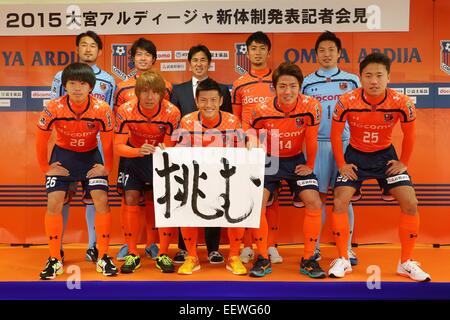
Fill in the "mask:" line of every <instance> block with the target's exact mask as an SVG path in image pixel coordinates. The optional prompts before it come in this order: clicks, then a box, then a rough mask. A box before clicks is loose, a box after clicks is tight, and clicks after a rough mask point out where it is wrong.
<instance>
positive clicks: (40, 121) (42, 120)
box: [39, 118, 45, 126]
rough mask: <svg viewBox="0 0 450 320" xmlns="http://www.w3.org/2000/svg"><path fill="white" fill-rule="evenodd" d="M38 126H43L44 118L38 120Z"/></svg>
mask: <svg viewBox="0 0 450 320" xmlns="http://www.w3.org/2000/svg"><path fill="white" fill-rule="evenodd" d="M39 124H40V125H41V126H45V118H40V119H39Z"/></svg>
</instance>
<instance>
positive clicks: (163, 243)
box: [158, 228, 176, 255]
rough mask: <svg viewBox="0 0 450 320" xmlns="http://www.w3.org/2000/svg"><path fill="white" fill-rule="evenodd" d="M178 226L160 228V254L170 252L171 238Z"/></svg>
mask: <svg viewBox="0 0 450 320" xmlns="http://www.w3.org/2000/svg"><path fill="white" fill-rule="evenodd" d="M175 231H176V228H158V233H159V242H160V243H159V254H160V255H161V254H168V251H169V245H170V240H172V236H173V234H174V233H175Z"/></svg>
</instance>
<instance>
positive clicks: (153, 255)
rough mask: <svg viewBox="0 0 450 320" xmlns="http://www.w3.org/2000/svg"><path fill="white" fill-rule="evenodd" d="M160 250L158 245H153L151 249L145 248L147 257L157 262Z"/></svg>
mask: <svg viewBox="0 0 450 320" xmlns="http://www.w3.org/2000/svg"><path fill="white" fill-rule="evenodd" d="M158 253H159V248H158V246H157V245H156V243H152V244H151V245H150V246H149V247H147V248H145V255H146V256H147V257H149V258H152V259H153V260H156V257H158Z"/></svg>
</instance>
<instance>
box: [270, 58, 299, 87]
mask: <svg viewBox="0 0 450 320" xmlns="http://www.w3.org/2000/svg"><path fill="white" fill-rule="evenodd" d="M281 76H293V77H295V78H296V79H297V80H298V85H299V86H300V87H301V86H302V84H303V74H302V70H300V67H299V66H298V65H296V64H295V63H291V62H283V63H282V64H280V65H279V66H278V68H276V69H275V71H274V72H273V73H272V82H273V86H274V87H276V86H277V83H278V79H279V78H280V77H281Z"/></svg>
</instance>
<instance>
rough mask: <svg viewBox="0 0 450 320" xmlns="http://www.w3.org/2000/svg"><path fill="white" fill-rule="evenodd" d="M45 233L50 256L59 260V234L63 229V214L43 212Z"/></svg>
mask: <svg viewBox="0 0 450 320" xmlns="http://www.w3.org/2000/svg"><path fill="white" fill-rule="evenodd" d="M44 223H45V234H46V235H47V239H48V246H49V249H50V256H51V257H53V258H57V259H58V260H59V261H61V260H62V258H61V253H60V249H61V234H62V229H63V216H62V214H49V213H48V212H46V213H45V219H44Z"/></svg>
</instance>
